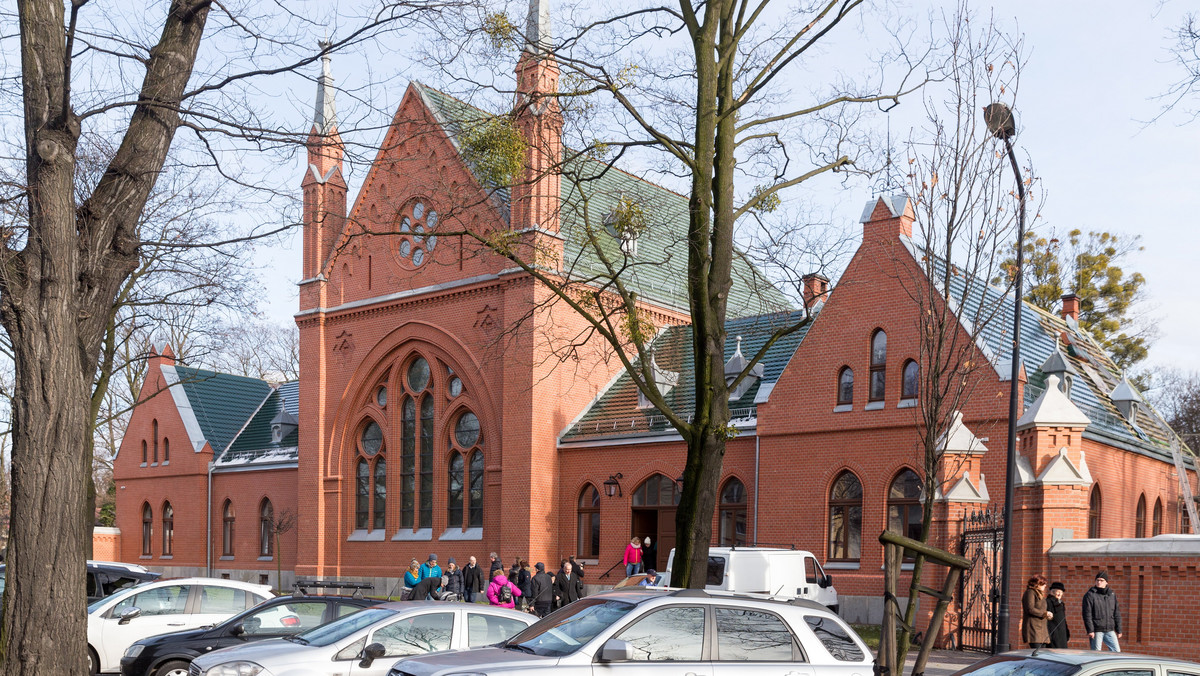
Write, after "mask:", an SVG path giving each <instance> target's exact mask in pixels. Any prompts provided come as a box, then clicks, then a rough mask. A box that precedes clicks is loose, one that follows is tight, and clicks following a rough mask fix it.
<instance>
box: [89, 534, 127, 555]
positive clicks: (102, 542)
mask: <svg viewBox="0 0 1200 676" xmlns="http://www.w3.org/2000/svg"><path fill="white" fill-rule="evenodd" d="M120 553H121V529H120V528H109V527H106V526H96V527H95V528H93V529H92V560H94V561H120V560H121V557H120Z"/></svg>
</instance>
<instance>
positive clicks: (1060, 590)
mask: <svg viewBox="0 0 1200 676" xmlns="http://www.w3.org/2000/svg"><path fill="white" fill-rule="evenodd" d="M1066 591H1067V588H1066V587H1065V586H1064V585H1063V583H1061V582H1055V583H1054V584H1052V585H1050V596H1047V597H1046V608H1047V609H1048V610H1049V611H1050V612H1051V613H1053V614H1054V619H1052V620H1050V621H1049V622H1048V623H1047V625H1048V629H1049V630H1050V647H1051V648H1066V647H1067V643H1068V642H1069V641H1070V640H1071V629H1070V628H1069V627H1068V626H1067V606H1066V604H1065V603H1063V600H1062V597H1063V594H1065V593H1066Z"/></svg>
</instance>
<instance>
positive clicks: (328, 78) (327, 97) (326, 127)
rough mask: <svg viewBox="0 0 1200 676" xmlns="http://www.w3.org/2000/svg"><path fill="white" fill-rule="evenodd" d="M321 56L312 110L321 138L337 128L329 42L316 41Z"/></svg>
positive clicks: (314, 124) (314, 123)
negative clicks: (315, 97) (314, 103)
mask: <svg viewBox="0 0 1200 676" xmlns="http://www.w3.org/2000/svg"><path fill="white" fill-rule="evenodd" d="M317 46H318V47H320V48H321V51H322V52H323V53H322V54H321V75H320V77H318V78H317V105H316V106H315V109H314V110H313V126H314V127H316V128H317V132H319V133H320V134H321V135H323V136H328V135H329V133H330V132H332V131H333V130H334V128H336V127H337V108H335V107H334V105H333V92H334V89H333V72H332V71H331V69H330V56H329V48H330V47H332V46H333V43H332V42H330V41H329V40H327V39H326V40H318V41H317Z"/></svg>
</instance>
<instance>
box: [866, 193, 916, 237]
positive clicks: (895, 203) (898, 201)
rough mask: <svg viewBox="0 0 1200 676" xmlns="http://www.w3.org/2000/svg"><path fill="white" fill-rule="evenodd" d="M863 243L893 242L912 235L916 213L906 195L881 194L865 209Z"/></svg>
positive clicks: (868, 203)
mask: <svg viewBox="0 0 1200 676" xmlns="http://www.w3.org/2000/svg"><path fill="white" fill-rule="evenodd" d="M859 220H860V221H861V222H862V224H863V244H878V243H880V242H891V241H892V240H894V239H896V238H898V237H912V226H913V221H914V220H916V214H915V213H914V212H913V208H912V205H911V204H910V203H909V201H908V198H907V197H905V196H904V195H889V196H886V197H885V196H880V197H877V198H875V199H873V200H871V201H870V202H867V206H866V207H865V208H864V209H863V213H862V218H861V219H859Z"/></svg>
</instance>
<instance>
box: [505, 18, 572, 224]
mask: <svg viewBox="0 0 1200 676" xmlns="http://www.w3.org/2000/svg"><path fill="white" fill-rule="evenodd" d="M525 37H526V46H525V49H524V50H523V51H522V52H521V58H520V60H519V61H518V62H517V68H516V71H515V72H516V76H517V93H516V100H515V106H514V109H513V114H514V116H515V117H516V124H517V128H518V129H520V130H521V134H522V135H523V136H524V137H525V141H526V143H527V144H528V145H527V147H526V150H525V176H524V177H523V179H522V180H521V181H519V182H518V183H517V184H516V185H514V186H513V188H512V216H511V218H512V226H513V228H514V229H516V230H525V229H528V228H536V229H539V230H544V231H547V232H550V233H554V234H557V233H558V229H559V187H560V183H561V179H560V175H559V171H560V170H559V167H558V164H559V162H560V161H561V159H562V124H563V122H562V112H561V110H560V108H559V105H558V98H557V96H556V95H557V94H558V74H559V70H558V62H557V61H556V60H555V59H554V53H553V51H552V47H551V37H550V7H549V0H530V2H529V19H528V21H527V24H526V29H525Z"/></svg>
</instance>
